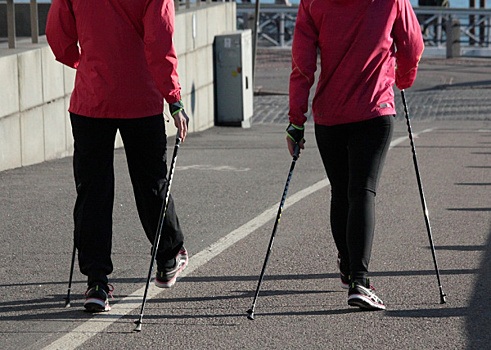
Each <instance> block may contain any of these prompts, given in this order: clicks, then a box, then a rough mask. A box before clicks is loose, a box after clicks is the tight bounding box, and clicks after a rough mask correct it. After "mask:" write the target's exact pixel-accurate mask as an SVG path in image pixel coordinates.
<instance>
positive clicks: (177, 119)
mask: <svg viewBox="0 0 491 350" xmlns="http://www.w3.org/2000/svg"><path fill="white" fill-rule="evenodd" d="M172 118H174V125H175V126H176V128H177V133H178V135H179V138H180V139H181V142H184V139H185V138H186V135H187V134H188V125H189V117H188V116H187V114H186V112H185V111H184V109H182V110H180V111H179V112H177V113H176V114H174V115H173V116H172Z"/></svg>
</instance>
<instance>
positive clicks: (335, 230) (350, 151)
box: [315, 116, 393, 281]
mask: <svg viewBox="0 0 491 350" xmlns="http://www.w3.org/2000/svg"><path fill="white" fill-rule="evenodd" d="M392 129H393V116H382V117H377V118H373V119H370V120H366V121H362V122H358V123H350V124H342V125H334V126H324V125H318V124H316V125H315V136H316V140H317V145H318V148H319V151H320V155H321V158H322V161H323V163H324V167H325V168H326V173H327V177H328V178H329V181H330V183H331V215H330V221H331V229H332V234H333V237H334V241H335V243H336V247H337V249H338V251H339V254H340V255H341V270H342V271H343V273H349V274H350V276H351V279H352V280H357V281H361V280H365V279H366V278H367V277H368V264H369V261H370V255H371V251H372V242H373V235H374V227H375V195H376V191H377V183H378V179H379V177H380V173H381V172H382V168H383V164H384V161H385V156H386V154H387V150H388V149H389V144H390V140H391V138H392Z"/></svg>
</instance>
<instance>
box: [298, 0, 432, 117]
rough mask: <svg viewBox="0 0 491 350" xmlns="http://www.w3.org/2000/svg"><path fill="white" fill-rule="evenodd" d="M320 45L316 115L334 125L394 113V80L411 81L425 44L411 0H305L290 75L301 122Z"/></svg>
mask: <svg viewBox="0 0 491 350" xmlns="http://www.w3.org/2000/svg"><path fill="white" fill-rule="evenodd" d="M317 48H319V50H320V54H321V62H320V65H321V72H320V78H319V82H318V85H317V89H316V92H315V95H314V100H313V104H312V112H313V116H314V122H315V123H316V124H321V125H336V124H345V123H352V122H357V121H362V120H367V119H371V118H374V117H377V116H382V115H390V114H395V113H396V110H395V105H394V91H393V89H392V86H393V85H394V82H395V83H396V85H397V86H398V87H399V88H400V89H406V88H408V87H410V86H411V85H412V84H413V82H414V80H415V79H416V71H417V67H418V62H419V60H420V58H421V55H422V53H423V49H424V45H423V38H422V35H421V29H420V26H419V23H418V21H417V19H416V15H415V14H414V11H413V9H412V7H411V5H410V3H409V0H301V2H300V5H299V9H298V16H297V22H296V25H295V32H294V38H293V48H292V73H291V76H290V112H289V116H290V122H291V123H293V124H295V125H299V126H301V125H303V124H304V123H305V121H306V120H307V118H306V117H305V113H307V110H308V97H309V90H310V88H311V86H312V85H313V83H314V78H315V77H314V73H315V71H316V68H317ZM396 48H397V50H396ZM396 63H397V69H396Z"/></svg>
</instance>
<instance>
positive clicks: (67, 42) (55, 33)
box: [46, 0, 80, 68]
mask: <svg viewBox="0 0 491 350" xmlns="http://www.w3.org/2000/svg"><path fill="white" fill-rule="evenodd" d="M46 38H47V40H48V44H49V46H50V48H51V51H53V54H54V55H55V58H56V60H57V61H59V62H61V63H63V64H66V65H67V66H69V67H72V68H77V67H78V64H79V61H80V49H79V47H78V35H77V27H76V24H75V16H74V15H73V10H72V4H71V1H70V0H53V1H52V3H51V6H50V8H49V12H48V19H47V22H46Z"/></svg>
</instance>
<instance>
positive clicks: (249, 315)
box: [247, 309, 254, 320]
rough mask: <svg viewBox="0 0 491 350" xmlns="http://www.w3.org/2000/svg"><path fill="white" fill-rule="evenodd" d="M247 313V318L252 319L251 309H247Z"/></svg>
mask: <svg viewBox="0 0 491 350" xmlns="http://www.w3.org/2000/svg"><path fill="white" fill-rule="evenodd" d="M247 313H248V315H247V318H248V319H249V320H254V311H253V310H252V309H249V310H247Z"/></svg>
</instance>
